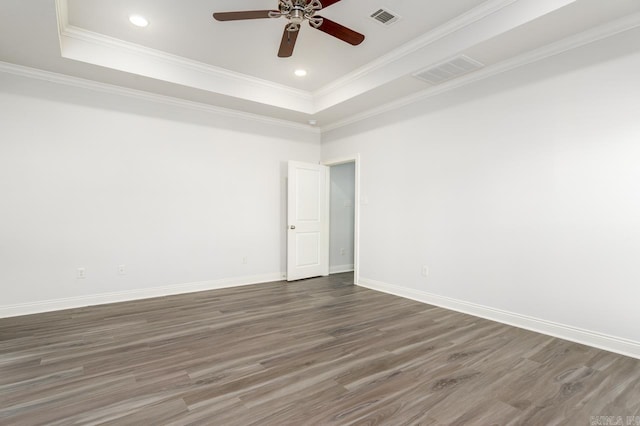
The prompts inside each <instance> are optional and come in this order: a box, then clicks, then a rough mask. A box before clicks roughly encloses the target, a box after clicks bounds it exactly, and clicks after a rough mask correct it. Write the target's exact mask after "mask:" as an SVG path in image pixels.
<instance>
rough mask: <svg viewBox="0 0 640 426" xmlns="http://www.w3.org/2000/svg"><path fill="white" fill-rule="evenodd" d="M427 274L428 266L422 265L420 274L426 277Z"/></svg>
mask: <svg viewBox="0 0 640 426" xmlns="http://www.w3.org/2000/svg"><path fill="white" fill-rule="evenodd" d="M428 275H429V267H428V266H427V265H422V276H423V277H426V276H428Z"/></svg>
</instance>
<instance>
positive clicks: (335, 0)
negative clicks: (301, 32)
mask: <svg viewBox="0 0 640 426" xmlns="http://www.w3.org/2000/svg"><path fill="white" fill-rule="evenodd" d="M339 1H340V0H324V1H323V0H320V3H322V8H323V9H326V8H327V7H329V6H331V5H332V4H335V3H338V2H339Z"/></svg>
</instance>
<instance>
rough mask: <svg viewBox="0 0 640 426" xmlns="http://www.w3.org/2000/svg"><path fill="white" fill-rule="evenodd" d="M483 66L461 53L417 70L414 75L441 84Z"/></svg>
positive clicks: (428, 81)
mask: <svg viewBox="0 0 640 426" xmlns="http://www.w3.org/2000/svg"><path fill="white" fill-rule="evenodd" d="M483 66H484V64H482V63H480V62H478V61H476V60H474V59H471V58H470V57H468V56H465V55H460V56H457V57H455V58H453V59H451V60H449V61H447V62H444V63H441V64H439V65H435V66H433V67H431V68H428V69H426V70H423V71H420V72H417V73H415V74H413V76H414V77H415V78H417V79H420V80H422V81H426V82H427V83H431V84H440V83H444V82H445V81H448V80H452V79H454V78H456V77H460V76H461V75H464V74H468V73H470V72H472V71H475V70H477V69H480V68H482V67H483Z"/></svg>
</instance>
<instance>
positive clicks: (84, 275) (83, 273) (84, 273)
mask: <svg viewBox="0 0 640 426" xmlns="http://www.w3.org/2000/svg"><path fill="white" fill-rule="evenodd" d="M76 278H77V279H79V280H84V279H85V278H87V270H86V269H85V268H78V269H77V272H76Z"/></svg>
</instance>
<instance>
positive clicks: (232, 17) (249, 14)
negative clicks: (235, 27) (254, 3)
mask: <svg viewBox="0 0 640 426" xmlns="http://www.w3.org/2000/svg"><path fill="white" fill-rule="evenodd" d="M269 12H276V13H277V12H278V11H277V10H245V11H242V12H219V13H214V14H213V18H214V19H215V20H216V21H240V20H243V19H262V18H268V17H269Z"/></svg>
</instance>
